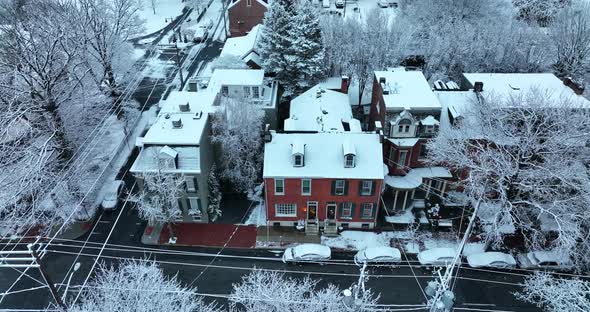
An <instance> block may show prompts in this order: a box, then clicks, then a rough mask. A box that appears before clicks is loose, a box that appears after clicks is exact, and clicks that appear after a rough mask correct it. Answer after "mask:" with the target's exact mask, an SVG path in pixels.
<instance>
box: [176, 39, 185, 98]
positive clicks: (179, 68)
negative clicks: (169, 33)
mask: <svg viewBox="0 0 590 312" xmlns="http://www.w3.org/2000/svg"><path fill="white" fill-rule="evenodd" d="M174 48H175V49H176V65H177V66H178V72H179V73H180V91H182V86H183V85H184V76H183V75H182V64H181V63H180V50H179V49H178V41H177V42H175V43H174Z"/></svg>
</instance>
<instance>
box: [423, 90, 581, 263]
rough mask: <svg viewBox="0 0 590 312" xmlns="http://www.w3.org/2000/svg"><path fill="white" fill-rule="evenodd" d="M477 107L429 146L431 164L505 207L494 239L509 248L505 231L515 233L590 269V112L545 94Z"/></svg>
mask: <svg viewBox="0 0 590 312" xmlns="http://www.w3.org/2000/svg"><path fill="white" fill-rule="evenodd" d="M470 106H471V107H470V109H469V111H468V112H467V113H466V114H465V119H464V120H462V121H461V122H460V123H459V125H458V127H451V128H446V129H441V131H440V133H439V135H438V136H437V137H436V138H434V139H433V140H432V141H431V142H430V143H429V144H428V150H429V158H430V159H431V162H432V163H438V164H441V163H442V164H445V165H448V166H450V167H453V168H457V169H466V170H468V172H469V175H468V177H467V179H465V180H464V181H463V183H464V184H465V186H466V189H467V195H468V196H469V197H470V198H471V200H472V201H473V202H475V201H476V200H478V199H480V198H481V199H482V200H483V202H482V203H483V205H484V206H485V207H489V209H491V208H492V207H497V209H494V210H493V212H492V210H490V211H489V212H492V213H493V214H494V215H495V217H494V219H495V221H494V222H493V224H491V225H490V226H489V227H487V228H486V230H485V231H486V233H485V234H486V237H487V239H488V240H490V241H492V242H501V240H502V234H503V229H505V228H506V226H509V227H513V228H515V229H516V231H517V232H518V233H520V234H521V235H523V237H525V239H526V243H527V245H528V246H529V247H530V248H532V249H545V248H547V247H549V248H554V249H555V250H557V251H560V252H562V253H563V256H564V257H571V258H572V259H573V260H574V261H575V262H576V263H577V264H578V265H579V266H578V268H579V269H583V268H585V267H588V265H589V264H590V254H589V253H588V245H587V244H588V243H587V239H586V238H587V235H589V233H588V229H589V228H590V227H589V225H590V224H589V220H590V212H589V211H588V209H587V207H588V205H589V204H590V181H589V180H588V175H587V169H586V165H587V164H588V160H589V158H588V155H590V154H589V149H588V147H587V145H586V142H587V140H588V139H589V138H590V137H589V135H590V118H589V117H590V116H589V112H588V111H587V110H586V109H580V107H579V106H578V104H576V103H573V102H568V101H567V100H565V99H558V98H557V96H553V95H552V94H551V93H549V92H544V91H542V90H533V91H530V92H528V93H527V94H524V95H522V96H517V97H513V98H497V97H494V96H487V97H483V98H481V99H480V101H478V102H477V103H473V104H472V105H470ZM482 210H484V211H486V210H488V208H486V209H484V208H482ZM544 225H551V226H550V227H551V231H554V232H556V233H557V234H558V235H557V238H555V239H553V240H550V239H549V237H548V235H547V230H544V229H543V228H544Z"/></svg>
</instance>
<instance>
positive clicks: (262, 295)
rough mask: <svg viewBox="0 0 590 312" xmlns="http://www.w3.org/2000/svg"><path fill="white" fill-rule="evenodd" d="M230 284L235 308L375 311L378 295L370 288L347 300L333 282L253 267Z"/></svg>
mask: <svg viewBox="0 0 590 312" xmlns="http://www.w3.org/2000/svg"><path fill="white" fill-rule="evenodd" d="M233 287H234V290H233V292H232V294H231V297H230V299H229V300H230V307H231V308H233V309H235V311H245V312H255V311H284V312H299V311H308V312H337V311H338V312H340V311H378V308H376V307H374V306H375V304H376V303H377V299H378V298H377V297H375V296H373V295H372V293H371V292H370V291H369V290H367V291H365V292H362V293H361V292H360V291H359V295H358V297H357V298H350V299H352V302H347V300H348V298H346V296H345V295H344V294H343V291H342V290H341V289H339V288H337V287H336V286H334V285H332V284H330V285H328V286H327V287H326V288H319V287H318V281H314V280H312V279H310V278H309V277H305V278H303V279H294V278H287V277H285V275H283V274H281V273H278V272H274V271H262V270H256V269H255V270H253V271H252V272H251V273H250V274H248V275H247V276H245V277H243V278H242V282H241V283H240V284H234V285H233Z"/></svg>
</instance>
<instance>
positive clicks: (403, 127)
mask: <svg viewBox="0 0 590 312" xmlns="http://www.w3.org/2000/svg"><path fill="white" fill-rule="evenodd" d="M397 125H398V126H397V132H399V133H408V132H410V127H411V126H412V121H411V120H409V119H405V118H404V119H402V120H400V121H399V122H398V123H397Z"/></svg>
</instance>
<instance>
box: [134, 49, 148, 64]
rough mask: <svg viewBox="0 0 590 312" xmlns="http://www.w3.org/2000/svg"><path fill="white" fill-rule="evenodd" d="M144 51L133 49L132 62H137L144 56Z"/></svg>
mask: <svg viewBox="0 0 590 312" xmlns="http://www.w3.org/2000/svg"><path fill="white" fill-rule="evenodd" d="M145 52H146V50H145V49H138V48H135V49H133V60H135V61H137V60H139V59H140V58H142V57H143V56H144V55H145Z"/></svg>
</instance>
